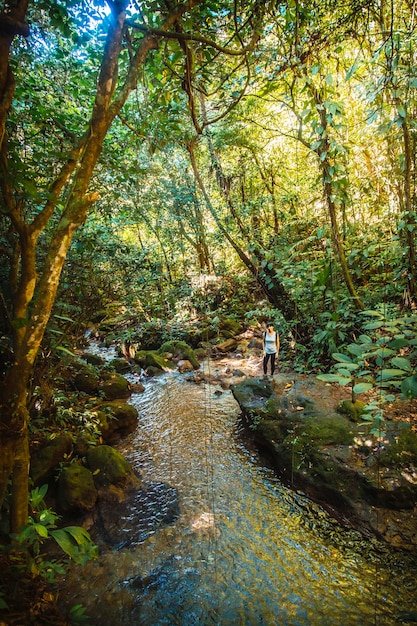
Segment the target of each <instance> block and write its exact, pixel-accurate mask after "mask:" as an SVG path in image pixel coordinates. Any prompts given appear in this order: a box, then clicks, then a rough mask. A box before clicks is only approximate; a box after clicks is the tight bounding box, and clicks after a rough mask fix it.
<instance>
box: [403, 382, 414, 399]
mask: <svg viewBox="0 0 417 626" xmlns="http://www.w3.org/2000/svg"><path fill="white" fill-rule="evenodd" d="M401 393H402V394H403V396H404V397H405V398H410V399H411V398H417V376H409V377H408V378H406V379H405V380H403V381H402V383H401Z"/></svg>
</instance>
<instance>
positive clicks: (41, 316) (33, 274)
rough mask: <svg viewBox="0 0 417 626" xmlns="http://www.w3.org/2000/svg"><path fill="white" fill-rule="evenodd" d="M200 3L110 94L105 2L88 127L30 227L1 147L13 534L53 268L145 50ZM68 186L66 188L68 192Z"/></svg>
mask: <svg viewBox="0 0 417 626" xmlns="http://www.w3.org/2000/svg"><path fill="white" fill-rule="evenodd" d="M201 1H202V0H188V2H186V3H185V4H183V5H181V6H179V5H178V6H176V7H175V8H173V9H172V11H171V13H170V14H169V15H168V16H167V18H166V20H165V22H164V23H163V24H162V26H161V28H160V29H159V31H158V35H156V34H155V33H153V34H150V33H148V34H145V35H144V37H143V39H142V40H141V43H140V45H139V47H138V49H137V50H136V51H135V54H134V55H133V56H132V57H131V60H130V68H129V71H128V74H127V76H126V79H125V82H124V83H123V84H122V85H120V89H119V90H118V92H117V93H116V88H117V84H118V59H119V55H120V51H121V48H122V39H123V33H124V28H125V18H126V14H125V3H124V2H114V3H112V6H111V8H112V15H111V18H110V19H109V29H108V34H107V40H106V45H105V48H104V52H103V59H102V63H101V68H100V73H99V77H98V81H97V90H96V99H95V102H94V106H93V110H92V115H91V119H90V122H89V125H88V130H87V132H86V134H85V135H84V136H83V137H82V138H81V139H80V140H79V142H78V145H76V146H75V147H74V149H73V152H72V153H71V154H70V155H69V158H68V161H67V162H66V163H64V165H63V167H62V170H61V173H60V174H59V176H58V177H57V179H56V180H55V181H54V182H53V183H52V184H51V186H50V188H49V189H48V200H47V202H46V204H45V206H44V208H43V210H42V211H40V212H39V213H38V214H37V216H36V217H35V218H34V220H33V222H32V223H30V224H26V223H25V222H24V218H23V215H24V208H25V207H23V206H22V204H21V202H20V201H19V200H18V199H16V198H18V197H19V194H18V193H14V190H13V186H12V177H9V175H8V160H7V142H6V141H3V143H2V146H1V153H0V158H1V163H0V174H1V178H0V188H1V192H2V195H3V201H4V205H5V207H6V213H7V215H8V217H9V219H10V220H11V222H12V224H13V227H14V228H15V231H16V233H17V235H18V237H19V241H20V250H21V275H20V277H19V279H18V284H17V286H16V290H15V294H14V302H13V312H12V323H13V327H14V328H16V329H18V330H16V331H15V332H14V346H13V347H14V355H13V358H14V361H13V364H12V366H11V367H10V369H9V371H8V373H7V375H6V380H5V381H4V385H3V389H2V391H1V393H0V450H1V454H0V508H1V506H2V503H3V498H4V494H5V491H6V486H7V483H8V480H9V478H10V476H12V480H13V483H12V509H13V510H12V512H11V526H12V529H13V530H17V529H18V528H19V527H21V526H22V525H23V524H25V522H26V521H27V511H28V465H29V463H28V461H29V457H28V452H27V437H28V432H27V426H28V412H27V397H26V396H27V388H28V383H29V380H30V376H31V373H32V368H33V365H34V362H35V359H36V356H37V354H38V351H39V348H40V345H41V342H42V339H43V336H44V333H45V329H46V325H47V323H48V321H49V318H50V315H51V311H52V307H53V304H54V301H55V296H56V292H57V289H58V284H59V279H60V275H61V271H62V268H63V265H64V263H65V259H66V255H67V252H68V249H69V246H70V245H71V241H72V238H73V235H74V233H75V231H76V230H77V228H78V227H79V226H80V225H81V224H82V223H83V222H84V221H85V219H86V216H87V214H88V210H89V208H90V206H91V204H92V203H93V202H94V201H95V200H96V199H97V195H96V194H89V193H88V186H89V183H90V180H91V177H92V173H93V171H94V168H95V166H96V164H97V161H98V158H99V156H100V154H101V151H102V146H103V142H104V139H105V137H106V135H107V133H108V130H109V128H110V126H111V124H112V122H113V120H114V118H115V117H116V116H117V115H118V114H119V113H120V111H121V109H122V107H123V105H124V104H125V102H126V100H127V98H128V96H129V94H130V93H131V92H132V90H134V89H135V87H136V82H137V77H138V74H139V71H140V69H141V67H142V65H143V63H144V61H145V59H146V57H147V55H148V52H149V51H150V50H152V49H155V48H156V47H157V46H158V45H159V42H160V40H161V39H162V37H163V34H164V32H165V31H166V30H168V29H170V28H171V27H172V26H173V24H174V23H175V22H176V21H177V20H178V19H179V18H180V17H181V15H182V14H183V13H184V12H186V11H188V10H190V9H191V8H192V7H194V6H196V5H198V4H199V3H200V2H201ZM14 6H16V7H18V8H20V9H22V8H23V7H26V2H23V1H21V2H19V1H17V2H15V3H14ZM3 17H4V15H3ZM23 17H24V14H23ZM7 18H9V15H8V16H7ZM1 19H2V17H1V16H0V89H2V91H1V92H0V115H3V114H4V119H3V120H2V119H1V118H0V129H1V123H2V121H3V122H4V120H5V117H6V115H7V111H8V103H9V106H10V102H11V98H10V85H12V87H13V88H14V80H13V75H12V72H11V69H10V67H9V64H8V59H7V63H6V62H5V55H6V53H7V55H8V49H6V48H5V46H4V42H5V39H4V36H2V34H1V33H2V31H1V24H2V22H1ZM22 19H23V18H22ZM9 48H10V43H9ZM2 55H3V57H2ZM5 67H6V69H5ZM5 76H6V79H5ZM2 81H3V82H2ZM4 85H7V86H8V88H6V87H4ZM69 183H71V185H70V187H69ZM12 190H13V191H12ZM65 192H67V194H68V195H67V197H66V202H65V209H64V210H63V211H62V214H61V216H60V219H59V222H58V224H57V226H56V228H55V230H54V232H53V234H52V235H51V240H50V245H49V249H48V253H47V256H46V260H45V263H44V266H43V268H42V271H41V273H40V280H39V282H38V281H37V274H38V272H37V268H36V265H35V256H36V255H35V254H34V250H35V246H36V242H37V239H38V237H39V235H40V234H41V232H42V231H43V230H44V229H45V228H46V226H47V225H48V223H49V221H50V219H51V217H52V216H53V214H54V212H55V209H56V207H57V205H58V203H59V202H60V199H61V198H62V194H63V193H65ZM35 287H36V291H35Z"/></svg>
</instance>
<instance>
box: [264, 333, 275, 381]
mask: <svg viewBox="0 0 417 626" xmlns="http://www.w3.org/2000/svg"><path fill="white" fill-rule="evenodd" d="M263 350H264V360H263V367H264V375H265V376H266V374H267V368H268V361H271V376H273V375H274V372H275V358H276V356H277V354H278V352H279V337H278V333H277V332H275V330H274V324H273V322H268V324H267V325H266V331H265V332H264V334H263Z"/></svg>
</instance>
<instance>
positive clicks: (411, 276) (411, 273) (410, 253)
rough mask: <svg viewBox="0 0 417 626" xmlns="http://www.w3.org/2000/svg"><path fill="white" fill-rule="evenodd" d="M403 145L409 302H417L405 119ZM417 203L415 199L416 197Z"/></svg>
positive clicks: (415, 226) (409, 146)
mask: <svg viewBox="0 0 417 626" xmlns="http://www.w3.org/2000/svg"><path fill="white" fill-rule="evenodd" d="M402 130H403V143H404V198H405V242H406V246H407V265H408V267H407V286H408V292H409V298H408V300H409V302H410V303H411V302H413V301H415V298H416V296H417V289H416V275H417V264H416V245H415V233H416V229H417V224H416V213H415V207H414V206H413V196H415V190H414V193H412V183H411V180H412V169H413V165H412V164H413V149H412V142H411V136H410V128H409V125H408V121H407V119H403V124H402ZM414 202H415V197H414Z"/></svg>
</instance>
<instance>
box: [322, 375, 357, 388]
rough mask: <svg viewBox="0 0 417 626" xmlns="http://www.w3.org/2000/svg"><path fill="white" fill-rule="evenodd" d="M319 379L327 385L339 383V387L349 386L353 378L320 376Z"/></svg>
mask: <svg viewBox="0 0 417 626" xmlns="http://www.w3.org/2000/svg"><path fill="white" fill-rule="evenodd" d="M317 378H318V379H319V380H323V381H324V382H327V383H339V385H342V386H343V385H348V384H349V383H350V382H351V378H347V377H345V376H339V375H338V374H319V375H318V376H317Z"/></svg>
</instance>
